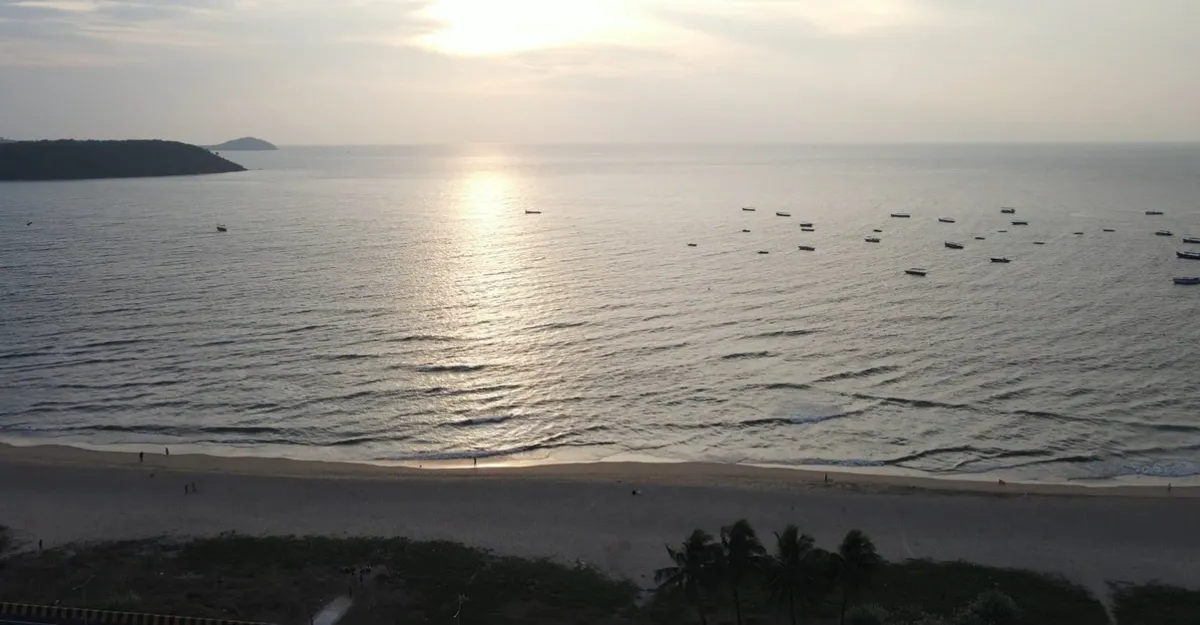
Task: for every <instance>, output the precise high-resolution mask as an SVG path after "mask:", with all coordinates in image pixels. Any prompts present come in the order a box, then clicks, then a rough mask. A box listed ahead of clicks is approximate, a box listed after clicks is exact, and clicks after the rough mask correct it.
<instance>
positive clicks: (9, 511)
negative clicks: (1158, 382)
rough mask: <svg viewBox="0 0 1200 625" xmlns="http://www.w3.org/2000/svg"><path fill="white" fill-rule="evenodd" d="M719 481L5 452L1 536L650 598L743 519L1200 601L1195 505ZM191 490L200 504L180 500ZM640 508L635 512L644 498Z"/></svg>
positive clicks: (739, 470) (1192, 491)
mask: <svg viewBox="0 0 1200 625" xmlns="http://www.w3.org/2000/svg"><path fill="white" fill-rule="evenodd" d="M827 475H828V476H829V478H830V483H829V484H826V483H825V476H826V474H825V473H824V472H816V471H798V470H792V469H770V468H757V467H746V466H731V465H713V464H653V463H595V464H577V465H551V466H537V467H519V468H479V469H453V470H445V469H439V470H428V469H425V470H422V469H413V468H400V467H383V466H375V465H364V464H342V463H324V462H309V461H291V460H279V459H266V458H225V457H215V456H204V455H173V456H170V457H169V458H168V457H164V456H163V455H162V453H161V451H159V452H158V453H154V454H147V455H146V459H145V462H144V463H140V462H139V461H138V457H137V454H130V453H124V452H100V451H87V450H80V449H75V448H70V447H59V446H38V447H12V446H5V445H0V502H2V503H0V524H2V525H7V526H9V527H11V528H13V529H14V530H16V531H17V533H18V536H19V537H20V538H22V539H24V540H26V541H29V542H36V541H37V540H38V539H41V540H43V541H44V542H45V544H46V545H47V546H52V545H57V544H62V543H67V542H72V541H79V540H105V539H118V538H136V537H148V536H159V535H171V536H192V535H212V534H217V533H220V532H226V531H236V532H240V533H247V534H323V535H332V536H341V535H379V536H391V535H399V536H409V537H412V538H419V539H424V538H442V539H450V540H457V541H462V542H465V543H468V544H472V545H477V546H482V547H488V548H492V549H495V550H496V551H498V552H502V553H509V554H515V555H527V556H549V557H554V558H558V559H562V560H566V561H573V560H575V559H581V560H583V561H585V562H588V563H590V564H594V565H597V566H600V567H602V568H604V569H606V570H608V571H610V572H613V573H615V574H618V575H623V576H627V577H630V578H631V579H634V580H635V581H637V582H638V583H640V584H642V585H646V586H648V585H650V579H651V576H652V572H653V570H654V569H655V568H657V567H660V566H664V565H665V564H666V563H667V562H666V552H665V550H664V549H663V545H664V544H665V543H676V542H679V541H681V540H682V539H683V538H684V536H685V535H686V534H687V533H688V532H689V531H690V530H691V529H693V528H695V527H704V528H706V529H708V530H709V531H712V532H714V533H715V532H716V531H717V529H718V528H719V527H720V526H721V525H724V524H728V523H730V522H732V521H734V520H737V519H739V518H743V517H744V518H747V519H749V520H750V521H751V523H753V524H754V525H755V527H756V528H758V530H759V532H760V533H761V534H762V535H764V537H768V536H770V532H771V531H772V530H778V529H782V528H783V527H784V526H785V525H786V524H788V523H796V524H797V525H799V527H800V528H801V529H802V531H804V532H807V533H809V534H812V535H813V536H814V537H815V538H816V539H817V542H818V544H820V545H822V546H825V547H833V546H835V545H836V543H837V541H838V540H839V539H840V538H841V536H842V535H843V534H844V533H845V532H846V531H847V530H849V529H851V528H856V527H857V528H860V529H863V530H864V531H866V532H867V533H868V534H869V535H870V536H871V537H872V538H873V539H874V540H875V542H876V544H877V545H878V547H879V550H880V552H881V553H882V554H883V555H884V556H885V557H887V558H889V559H904V558H911V557H917V558H933V559H937V560H952V559H964V560H970V561H974V562H979V563H983V564H990V565H998V566H1014V567H1022V568H1031V569H1035V570H1040V571H1045V572H1051V573H1059V574H1062V575H1065V576H1067V577H1069V578H1071V579H1074V580H1076V581H1079V582H1081V583H1083V584H1085V585H1087V586H1088V587H1090V588H1092V589H1093V590H1095V591H1096V592H1097V593H1103V592H1104V591H1105V589H1106V587H1107V586H1106V584H1107V582H1109V581H1134V582H1145V581H1150V580H1155V579H1157V580H1161V581H1163V582H1167V583H1172V584H1179V585H1184V586H1189V587H1200V567H1197V566H1195V564H1194V563H1195V562H1200V533H1197V532H1196V530H1195V528H1196V527H1200V488H1197V487H1186V488H1182V487H1181V488H1173V489H1172V490H1171V492H1169V493H1168V492H1167V490H1166V488H1164V487H1160V486H1113V487H1084V486H1074V485H1049V484H1037V485H1026V484H1014V483H1009V484H1005V485H1000V484H998V483H996V482H977V481H955V480H941V479H929V478H910V477H897V476H879V475H863V474H853V473H829V474H827ZM190 482H195V483H196V484H197V487H198V492H197V493H195V494H188V495H185V494H184V484H185V483H190ZM635 490H636V491H638V492H639V494H638V495H633V494H632V493H633V491H635Z"/></svg>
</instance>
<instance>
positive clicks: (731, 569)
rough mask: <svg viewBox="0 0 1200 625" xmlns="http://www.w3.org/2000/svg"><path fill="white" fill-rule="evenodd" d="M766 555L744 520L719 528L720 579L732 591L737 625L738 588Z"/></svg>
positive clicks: (740, 617) (748, 524)
mask: <svg viewBox="0 0 1200 625" xmlns="http://www.w3.org/2000/svg"><path fill="white" fill-rule="evenodd" d="M766 553H767V550H766V549H763V546H762V543H761V542H759V540H758V535H757V534H755V533H754V528H753V527H751V526H750V522H749V521H747V520H746V519H742V520H740V521H738V522H737V523H734V524H733V525H730V526H728V527H722V528H721V555H722V558H721V577H722V581H724V582H725V583H726V584H728V585H729V588H730V590H732V591H733V611H734V614H735V615H736V616H737V623H738V625H742V601H741V597H740V596H739V595H738V588H740V587H741V585H742V582H744V581H745V579H746V577H748V576H749V575H751V574H753V573H754V572H755V571H756V570H758V569H759V565H761V564H762V561H763V556H765V555H766Z"/></svg>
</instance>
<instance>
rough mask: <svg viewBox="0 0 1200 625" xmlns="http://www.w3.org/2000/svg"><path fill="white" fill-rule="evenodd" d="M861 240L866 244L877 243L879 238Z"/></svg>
mask: <svg viewBox="0 0 1200 625" xmlns="http://www.w3.org/2000/svg"><path fill="white" fill-rule="evenodd" d="M863 240H864V241H866V242H867V243H878V242H879V237H867V238H865V239H863Z"/></svg>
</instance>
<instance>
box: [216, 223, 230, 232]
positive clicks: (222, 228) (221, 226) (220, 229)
mask: <svg viewBox="0 0 1200 625" xmlns="http://www.w3.org/2000/svg"><path fill="white" fill-rule="evenodd" d="M217 232H229V228H226V227H225V224H217Z"/></svg>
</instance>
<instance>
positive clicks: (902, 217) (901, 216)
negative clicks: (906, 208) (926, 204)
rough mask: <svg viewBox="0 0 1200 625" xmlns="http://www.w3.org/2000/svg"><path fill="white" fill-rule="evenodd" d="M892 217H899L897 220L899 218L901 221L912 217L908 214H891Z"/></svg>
mask: <svg viewBox="0 0 1200 625" xmlns="http://www.w3.org/2000/svg"><path fill="white" fill-rule="evenodd" d="M892 217H899V218H901V219H908V218H909V217H912V215H909V214H908V213H892Z"/></svg>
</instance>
